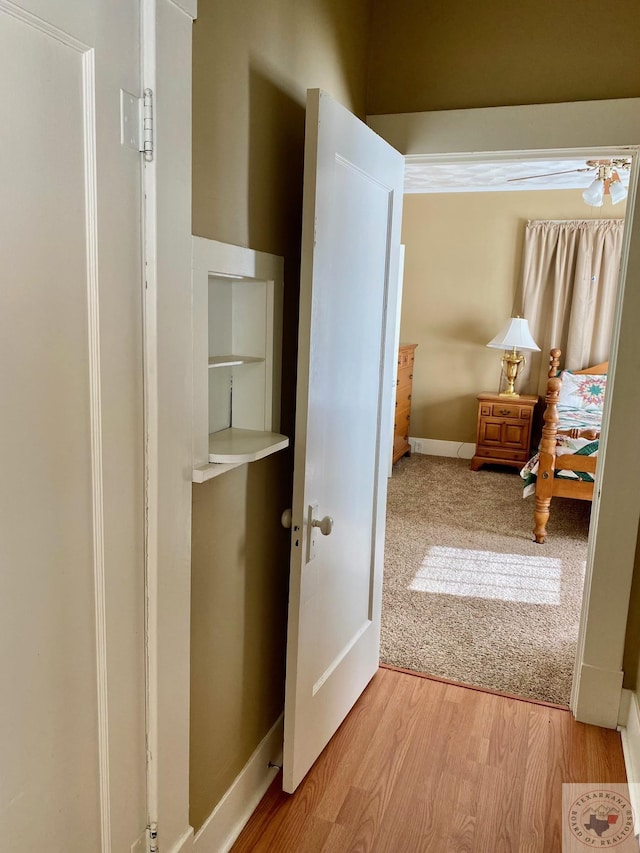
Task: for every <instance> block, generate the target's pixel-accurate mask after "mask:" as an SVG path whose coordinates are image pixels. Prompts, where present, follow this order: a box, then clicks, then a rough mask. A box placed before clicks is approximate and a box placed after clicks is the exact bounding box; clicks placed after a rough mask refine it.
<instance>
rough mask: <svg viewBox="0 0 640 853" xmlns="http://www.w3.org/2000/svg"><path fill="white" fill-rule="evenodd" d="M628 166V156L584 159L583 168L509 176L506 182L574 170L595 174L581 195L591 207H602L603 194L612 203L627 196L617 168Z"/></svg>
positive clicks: (629, 163) (626, 169)
mask: <svg viewBox="0 0 640 853" xmlns="http://www.w3.org/2000/svg"><path fill="white" fill-rule="evenodd" d="M630 168H631V158H630V157H620V158H613V159H611V160H586V161H585V166H584V167H583V168H579V169H563V170H562V171H559V172H546V173H545V174H543V175H525V176H523V177H521V178H509V179H508V181H507V183H511V182H513V181H530V180H532V179H533V178H550V177H552V176H553V175H568V174H572V173H575V172H585V173H591V174H593V175H595V178H594V180H593V182H592V183H591V184H590V185H589V186H588V187H587V189H586V190H585V191H584V192H583V193H582V197H583V199H584V200H585V201H586V203H587V204H589V205H591V206H592V207H602V203H603V200H604V196H605V195H610V196H611V202H612V203H613V204H617V203H618V202H619V201H622V200H623V199H625V198H626V197H627V190H626V187H624V186H623V185H622V182H621V180H620V175H619V173H618V169H624V170H625V171H628V170H629V169H630Z"/></svg>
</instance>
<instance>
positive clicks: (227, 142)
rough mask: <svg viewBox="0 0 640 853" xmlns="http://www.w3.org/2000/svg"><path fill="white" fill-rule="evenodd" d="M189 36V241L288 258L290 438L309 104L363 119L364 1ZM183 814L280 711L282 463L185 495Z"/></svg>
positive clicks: (205, 796)
mask: <svg viewBox="0 0 640 853" xmlns="http://www.w3.org/2000/svg"><path fill="white" fill-rule="evenodd" d="M198 13H199V17H198V20H197V21H196V24H195V26H194V65H193V74H194V80H193V87H194V90H193V117H194V124H193V146H194V148H193V233H194V234H197V235H199V236H203V237H210V238H213V239H216V240H222V241H224V242H228V243H234V244H238V245H245V246H251V248H254V249H259V250H262V251H266V252H271V253H274V254H278V255H283V256H284V259H285V332H284V346H283V350H284V352H283V361H284V366H283V417H282V431H283V432H285V433H286V434H288V435H291V434H292V429H293V417H294V387H295V354H296V333H297V310H298V279H299V245H300V225H301V196H302V161H303V140H304V117H305V107H304V104H305V93H306V89H307V87H309V88H314V87H320V88H322V89H325V91H327V92H329V94H331V95H333V97H335V98H336V99H337V100H339V101H341V102H342V103H343V104H345V105H346V106H347V107H349V108H350V109H351V110H352V111H354V112H356V113H357V114H359V115H360V116H364V114H365V73H366V56H367V38H368V26H369V0H351V2H349V3H344V2H342V0H305V2H300V0H269V2H266V3H265V2H264V0H233V2H228V0H203V2H200V4H199V9H198ZM193 497H194V500H193V559H192V572H193V575H192V576H193V585H192V607H193V611H192V670H191V677H192V689H191V764H190V773H191V779H190V801H191V807H190V819H191V822H192V824H193V825H194V826H195V827H196V829H197V828H198V827H200V826H201V825H202V822H203V821H204V820H205V819H206V817H207V816H208V815H209V813H210V812H211V811H212V809H213V808H214V807H215V805H216V804H217V802H218V801H219V799H220V797H221V796H222V794H223V793H224V792H225V791H226V790H227V788H228V787H229V785H230V784H231V783H232V782H233V780H234V778H235V777H236V775H237V774H238V772H239V771H240V770H241V769H242V767H243V766H244V764H245V763H246V761H247V760H248V758H249V757H250V756H251V753H252V752H253V750H254V749H255V747H256V746H257V745H258V743H259V742H260V740H261V739H262V738H263V737H264V735H265V734H266V733H267V731H268V730H269V729H270V727H271V725H272V724H273V723H274V721H275V719H276V718H277V717H278V715H279V714H280V712H281V710H282V705H283V694H284V648H285V630H286V593H287V579H288V567H289V546H288V536H287V535H286V534H285V531H284V530H283V529H282V528H281V527H280V522H279V517H280V513H281V511H282V510H283V509H284V508H285V507H286V506H289V505H290V500H291V454H290V452H286V453H280V454H277V455H276V456H274V457H273V458H271V459H268V460H264V461H262V462H259V463H252V464H251V465H250V466H248V468H240V469H237V470H235V471H232V472H230V473H229V474H225V475H224V476H222V477H220V478H218V479H215V480H212V481H210V482H209V483H207V484H203V485H198V486H195V487H194V490H193Z"/></svg>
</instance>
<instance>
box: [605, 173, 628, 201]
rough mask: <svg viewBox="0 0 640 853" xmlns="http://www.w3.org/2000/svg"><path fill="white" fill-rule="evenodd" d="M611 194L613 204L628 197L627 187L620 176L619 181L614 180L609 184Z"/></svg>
mask: <svg viewBox="0 0 640 853" xmlns="http://www.w3.org/2000/svg"><path fill="white" fill-rule="evenodd" d="M609 195H610V196H611V204H617V203H618V202H619V201H623V200H624V199H625V198H626V197H627V188H626V187H625V186H624V184H623V183H622V181H621V180H620V178H618V180H617V181H615V180H614V181H612V182H611V184H610V186H609Z"/></svg>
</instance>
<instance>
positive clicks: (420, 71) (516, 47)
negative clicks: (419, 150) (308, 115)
mask: <svg viewBox="0 0 640 853" xmlns="http://www.w3.org/2000/svg"><path fill="white" fill-rule="evenodd" d="M604 10H605V6H603V4H602V2H600V0H563V2H561V3H559V2H557V0H537V2H535V3H533V2H528V3H527V2H519V3H505V2H504V0H484V2H482V3H478V2H474V0H451V2H448V3H442V2H439V0H394V2H393V3H390V2H389V0H373V16H372V38H371V64H370V76H369V97H368V103H367V108H368V112H369V113H370V114H372V115H374V114H376V113H401V112H418V111H421V110H449V109H465V108H470V107H491V106H509V105H514V104H537V103H539V104H544V103H558V102H561V101H583V100H599V99H603V98H628V97H638V96H639V95H640V63H639V62H638V61H637V56H638V48H637V33H638V31H639V28H640V4H639V3H638V2H637V0H616V3H615V4H613V5H612V6H611V7H610V8H609V7H608V6H607V7H606V12H607V13H608V12H610V13H611V14H606V22H605V21H603V19H602V14H603V11H604Z"/></svg>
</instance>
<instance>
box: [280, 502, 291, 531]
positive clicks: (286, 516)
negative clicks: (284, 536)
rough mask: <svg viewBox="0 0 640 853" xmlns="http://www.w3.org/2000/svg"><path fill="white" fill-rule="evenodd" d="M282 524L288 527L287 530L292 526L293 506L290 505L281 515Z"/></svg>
mask: <svg viewBox="0 0 640 853" xmlns="http://www.w3.org/2000/svg"><path fill="white" fill-rule="evenodd" d="M280 524H281V525H282V526H283V527H286V528H287V530H288V529H289V528H290V527H291V524H292V516H291V507H289V509H285V511H284V512H283V513H282V515H281V516H280Z"/></svg>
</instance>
